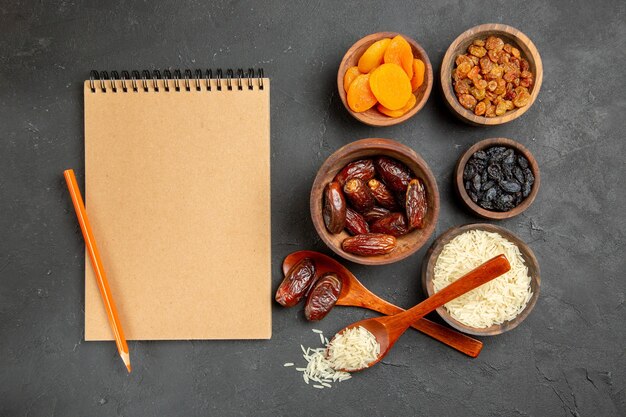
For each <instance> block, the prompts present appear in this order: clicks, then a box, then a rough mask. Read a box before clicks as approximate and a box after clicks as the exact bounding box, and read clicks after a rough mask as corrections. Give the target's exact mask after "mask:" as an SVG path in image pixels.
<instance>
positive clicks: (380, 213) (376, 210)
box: [363, 207, 391, 223]
mask: <svg viewBox="0 0 626 417" xmlns="http://www.w3.org/2000/svg"><path fill="white" fill-rule="evenodd" d="M389 213H391V212H390V211H389V210H387V209H386V208H383V207H373V208H372V209H371V210H369V211H367V212H365V213H363V217H364V218H365V221H366V222H368V223H372V222H374V221H376V220H378V219H380V218H381V217H385V216H386V215H388V214H389Z"/></svg>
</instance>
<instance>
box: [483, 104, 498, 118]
mask: <svg viewBox="0 0 626 417" xmlns="http://www.w3.org/2000/svg"><path fill="white" fill-rule="evenodd" d="M485 116H487V117H496V106H494V105H493V104H490V105H489V106H487V110H486V111H485Z"/></svg>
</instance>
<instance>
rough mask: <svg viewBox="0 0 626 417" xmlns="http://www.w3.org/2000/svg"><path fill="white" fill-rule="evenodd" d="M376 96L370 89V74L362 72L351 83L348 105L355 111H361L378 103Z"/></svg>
mask: <svg viewBox="0 0 626 417" xmlns="http://www.w3.org/2000/svg"><path fill="white" fill-rule="evenodd" d="M376 101H377V100H376V97H375V96H374V94H372V90H371V89H370V75H369V74H361V75H359V76H357V77H356V78H355V79H354V81H352V83H351V84H350V88H349V89H348V107H350V109H351V110H352V111H353V112H356V113H361V112H364V111H366V110H369V109H370V108H372V106H374V104H376Z"/></svg>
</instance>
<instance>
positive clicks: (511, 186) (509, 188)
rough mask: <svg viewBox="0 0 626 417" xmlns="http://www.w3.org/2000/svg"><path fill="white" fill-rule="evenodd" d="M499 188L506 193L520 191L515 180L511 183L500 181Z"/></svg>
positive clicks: (520, 187) (519, 186)
mask: <svg viewBox="0 0 626 417" xmlns="http://www.w3.org/2000/svg"><path fill="white" fill-rule="evenodd" d="M500 187H502V189H503V190H504V191H506V192H507V193H518V192H520V191H522V186H521V185H520V184H519V183H518V182H517V181H515V180H513V181H500Z"/></svg>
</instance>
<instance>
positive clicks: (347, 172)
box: [335, 159, 376, 187]
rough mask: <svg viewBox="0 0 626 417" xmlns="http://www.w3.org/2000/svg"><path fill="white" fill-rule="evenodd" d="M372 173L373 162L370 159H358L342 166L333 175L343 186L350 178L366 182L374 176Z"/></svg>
mask: <svg viewBox="0 0 626 417" xmlns="http://www.w3.org/2000/svg"><path fill="white" fill-rule="evenodd" d="M374 175H376V169H375V168H374V162H373V161H372V160H371V159H360V160H358V161H354V162H350V163H349V164H348V165H346V166H345V167H343V169H342V170H341V171H339V173H338V174H337V175H336V176H335V181H337V182H338V183H339V184H341V186H342V187H343V186H344V185H345V184H346V182H348V180H351V179H352V178H358V179H360V180H361V181H363V182H367V181H369V180H371V179H372V178H374Z"/></svg>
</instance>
